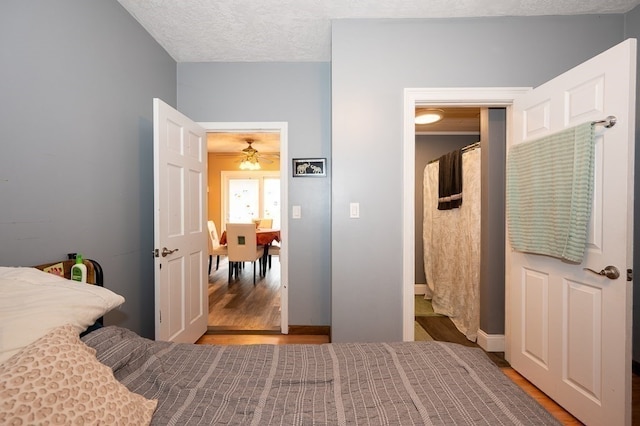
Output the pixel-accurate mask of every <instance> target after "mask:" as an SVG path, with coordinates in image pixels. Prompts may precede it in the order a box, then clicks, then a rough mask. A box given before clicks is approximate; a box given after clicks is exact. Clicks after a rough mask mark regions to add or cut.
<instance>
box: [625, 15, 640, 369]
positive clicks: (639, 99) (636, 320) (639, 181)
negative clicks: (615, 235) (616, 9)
mask: <svg viewBox="0 0 640 426" xmlns="http://www.w3.org/2000/svg"><path fill="white" fill-rule="evenodd" d="M624 28H625V38H635V39H639V40H640V6H638V7H636V8H635V9H634V10H632V11H631V12H629V13H627V15H626V16H625V25H624ZM637 61H638V62H637V64H636V67H637V71H640V54H638V55H637ZM639 93H640V72H638V73H636V151H635V169H636V174H635V182H634V185H635V186H634V191H635V196H634V197H633V198H634V216H633V217H634V220H633V221H634V223H635V226H634V229H633V246H634V255H633V270H634V271H635V273H634V275H635V278H634V287H636V288H635V289H634V290H635V291H634V292H633V360H634V361H635V362H640V288H637V285H635V283H637V282H638V279H639V277H640V275H638V274H639V273H640V269H639V268H640V147H638V141H640V94H639ZM634 371H635V369H634Z"/></svg>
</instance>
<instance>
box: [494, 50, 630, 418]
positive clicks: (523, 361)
mask: <svg viewBox="0 0 640 426" xmlns="http://www.w3.org/2000/svg"><path fill="white" fill-rule="evenodd" d="M635 81H636V41H635V40H634V39H630V40H627V41H625V42H623V43H621V44H619V45H617V46H615V47H613V48H611V49H609V50H607V51H606V52H604V53H602V54H600V55H598V56H596V57H595V58H592V59H591V60H589V61H587V62H585V63H583V64H581V65H579V66H577V67H576V68H574V69H572V70H570V71H568V72H567V73H564V74H562V75H561V76H559V77H557V78H555V79H553V80H551V81H549V82H547V83H545V84H543V85H541V86H540V87H538V88H536V89H533V90H532V91H530V92H528V93H527V94H525V95H522V96H520V97H518V98H517V99H516V101H515V102H514V104H513V134H512V139H511V141H510V146H511V145H515V144H519V143H523V142H524V143H526V142H527V141H528V140H532V139H537V138H539V137H541V136H545V135H548V134H551V133H554V132H557V131H560V130H562V129H564V128H567V127H573V126H575V125H578V124H581V123H584V122H586V121H599V120H603V119H605V118H606V117H607V116H610V115H611V116H615V117H616V118H617V124H615V126H614V127H612V128H605V127H604V126H597V127H596V136H597V140H596V166H595V177H594V201H593V206H592V214H591V221H590V225H589V236H588V242H587V250H586V254H585V257H584V260H583V262H582V263H581V264H579V265H575V264H570V263H566V262H563V261H561V260H558V259H555V258H551V257H546V256H540V255H532V254H524V253H519V252H516V251H512V250H511V248H510V245H509V241H507V254H506V255H507V271H506V272H507V301H506V303H507V327H508V328H507V338H508V342H507V348H506V351H507V359H508V360H509V362H510V363H511V365H512V366H513V368H514V369H516V370H517V371H518V372H520V373H521V374H522V375H523V376H525V377H526V378H527V379H529V380H530V381H531V382H532V383H534V384H535V385H536V386H537V387H538V388H540V389H541V390H542V391H543V392H545V393H546V394H547V395H549V396H550V397H551V398H553V399H554V400H555V401H557V402H558V403H559V404H560V405H562V406H563V407H564V408H565V409H567V410H568V411H569V412H571V413H572V414H573V415H574V416H576V417H577V418H578V419H580V420H581V421H582V422H584V423H586V424H589V425H603V424H611V425H623V424H624V425H630V424H631V323H632V283H631V282H630V278H627V270H630V269H631V268H632V264H633V256H632V248H633V247H632V236H633V167H634V165H633V163H634V127H635V126H634V124H635ZM570 166H571V165H567V167H570ZM507 240H508V238H507ZM609 265H611V266H615V267H616V268H617V269H618V270H619V271H620V277H619V278H615V279H613V278H607V277H605V276H600V275H597V274H595V273H593V272H589V271H587V270H585V268H590V269H593V270H595V271H601V270H602V269H604V268H605V267H606V266H609Z"/></svg>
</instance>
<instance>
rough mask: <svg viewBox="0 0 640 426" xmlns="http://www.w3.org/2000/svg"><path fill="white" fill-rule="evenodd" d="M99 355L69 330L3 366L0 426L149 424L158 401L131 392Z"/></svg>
mask: <svg viewBox="0 0 640 426" xmlns="http://www.w3.org/2000/svg"><path fill="white" fill-rule="evenodd" d="M95 354H96V351H95V349H93V348H90V347H88V346H87V345H85V344H84V343H82V342H81V341H80V338H79V337H78V333H77V331H76V328H75V327H73V326H71V325H66V326H62V327H57V328H55V329H53V330H52V331H50V332H49V333H47V334H46V335H45V336H44V337H41V338H40V339H38V340H36V341H35V342H33V343H31V344H30V345H28V346H27V347H26V348H24V349H23V350H22V351H20V352H19V353H17V354H16V355H14V356H12V357H11V358H9V359H8V360H7V361H6V362H4V363H2V364H0V407H2V409H1V410H0V424H3V425H4V424H49V423H51V424H103V425H111V424H123V425H125V424H126V425H148V424H149V423H150V422H151V417H152V415H153V412H154V410H155V408H156V405H157V404H158V401H157V400H148V399H146V398H144V397H143V396H141V395H138V394H135V393H133V392H130V391H129V390H128V389H127V388H126V387H125V386H124V385H123V384H121V383H119V382H118V381H117V380H116V379H115V377H113V372H112V371H111V369H110V368H109V367H107V366H105V365H102V364H101V363H100V362H99V361H98V360H97V359H96V355H95Z"/></svg>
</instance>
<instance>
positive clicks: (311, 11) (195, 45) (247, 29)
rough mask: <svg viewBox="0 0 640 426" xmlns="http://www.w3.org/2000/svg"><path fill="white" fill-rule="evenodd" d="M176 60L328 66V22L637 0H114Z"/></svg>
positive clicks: (586, 10) (595, 6) (625, 6)
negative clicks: (326, 63)
mask: <svg viewBox="0 0 640 426" xmlns="http://www.w3.org/2000/svg"><path fill="white" fill-rule="evenodd" d="M118 1H119V2H120V4H122V6H124V8H125V9H127V10H128V11H129V13H131V15H133V17H134V18H135V19H136V20H138V22H140V24H142V26H143V27H144V28H145V29H146V30H147V31H148V32H149V33H150V34H151V35H152V36H153V38H154V39H155V40H156V41H157V42H158V43H160V45H162V47H164V48H165V49H166V51H167V52H169V54H170V55H171V56H172V57H173V59H175V60H176V61H177V62H328V61H330V60H331V20H334V19H362V18H459V17H476V16H535V15H578V14H599V13H625V12H628V11H629V10H631V9H633V7H635V6H636V5H638V4H640V0H253V1H250V0H146V1H141V0H118Z"/></svg>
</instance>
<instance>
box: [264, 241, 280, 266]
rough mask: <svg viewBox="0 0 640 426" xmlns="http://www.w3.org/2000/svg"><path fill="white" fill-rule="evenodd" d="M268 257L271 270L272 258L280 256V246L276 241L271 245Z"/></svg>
mask: <svg viewBox="0 0 640 426" xmlns="http://www.w3.org/2000/svg"><path fill="white" fill-rule="evenodd" d="M267 255H268V256H269V269H271V256H280V245H279V244H277V243H276V242H275V241H274V242H273V243H271V245H270V246H269V249H268V251H267Z"/></svg>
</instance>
